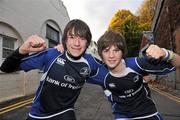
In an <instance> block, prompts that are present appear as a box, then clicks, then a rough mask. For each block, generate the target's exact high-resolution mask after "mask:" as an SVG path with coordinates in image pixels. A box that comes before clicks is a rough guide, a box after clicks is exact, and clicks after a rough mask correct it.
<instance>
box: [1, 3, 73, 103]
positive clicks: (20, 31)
mask: <svg viewBox="0 0 180 120" xmlns="http://www.w3.org/2000/svg"><path fill="white" fill-rule="evenodd" d="M69 20H70V18H69V16H68V13H67V10H66V7H65V6H64V5H63V2H62V1H61V0H0V64H1V63H2V61H3V60H4V59H3V58H2V35H5V36H10V37H13V38H16V39H17V41H16V44H15V48H17V47H18V46H19V45H21V44H22V43H23V41H25V40H26V39H27V37H28V36H30V35H33V34H37V35H40V36H41V37H42V38H44V39H45V40H46V41H47V39H46V24H47V23H48V24H49V25H51V26H52V27H53V28H54V29H56V30H58V31H59V32H60V34H61V35H62V31H63V29H64V28H65V26H66V24H67V23H68V22H69ZM61 35H60V36H61ZM60 38H61V37H60ZM40 77H41V73H40V72H39V71H37V70H34V71H30V72H28V73H24V72H16V73H11V74H6V73H3V72H1V71H0V102H3V101H6V100H11V99H14V98H18V97H22V96H26V95H29V94H33V93H34V92H35V91H36V89H37V87H38V85H39V79H40Z"/></svg>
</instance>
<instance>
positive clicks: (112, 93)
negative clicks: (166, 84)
mask: <svg viewBox="0 0 180 120" xmlns="http://www.w3.org/2000/svg"><path fill="white" fill-rule="evenodd" d="M123 63H124V65H125V66H126V68H125V70H124V71H123V72H122V73H121V74H119V75H115V74H113V73H111V72H109V71H108V69H107V66H106V65H102V66H101V67H100V68H99V70H98V74H97V75H96V76H94V77H93V82H92V81H89V82H90V83H94V84H99V85H101V86H102V87H103V89H104V92H105V95H106V96H107V98H108V100H109V101H110V102H111V104H112V109H113V114H114V116H115V118H116V119H117V118H131V119H144V118H149V117H150V116H154V115H157V114H158V112H157V110H156V107H155V104H154V102H153V100H152V99H151V98H150V97H149V95H148V90H147V89H146V86H144V83H143V76H144V75H147V74H158V75H163V74H167V73H169V72H171V71H174V70H175V68H174V67H173V66H172V65H171V64H169V63H167V62H166V61H162V62H161V63H159V64H152V63H150V62H149V61H148V60H147V59H146V58H135V57H134V58H133V57H132V58H126V59H125V60H123Z"/></svg>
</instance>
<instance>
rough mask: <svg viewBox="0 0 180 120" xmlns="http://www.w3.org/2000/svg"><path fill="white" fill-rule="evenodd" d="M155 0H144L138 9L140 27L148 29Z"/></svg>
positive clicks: (153, 11) (152, 15)
mask: <svg viewBox="0 0 180 120" xmlns="http://www.w3.org/2000/svg"><path fill="white" fill-rule="evenodd" d="M156 4H157V0H144V2H143V4H142V5H141V6H140V8H139V9H138V16H139V24H140V26H141V27H142V29H146V30H149V29H150V27H151V24H152V20H153V17H154V13H155V8H156Z"/></svg>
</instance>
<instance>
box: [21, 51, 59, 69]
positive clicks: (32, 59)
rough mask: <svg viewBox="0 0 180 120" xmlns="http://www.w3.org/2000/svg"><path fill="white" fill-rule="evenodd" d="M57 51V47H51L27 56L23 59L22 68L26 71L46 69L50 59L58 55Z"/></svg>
mask: <svg viewBox="0 0 180 120" xmlns="http://www.w3.org/2000/svg"><path fill="white" fill-rule="evenodd" d="M57 53H58V51H57V50H56V49H54V48H50V49H46V50H44V51H42V52H39V53H35V54H32V55H30V56H28V57H25V58H23V59H22V62H21V64H20V69H21V70H24V71H26V72H27V71H29V70H33V69H39V70H44V69H45V68H46V67H47V66H48V63H49V61H50V60H52V58H54V57H56V56H57Z"/></svg>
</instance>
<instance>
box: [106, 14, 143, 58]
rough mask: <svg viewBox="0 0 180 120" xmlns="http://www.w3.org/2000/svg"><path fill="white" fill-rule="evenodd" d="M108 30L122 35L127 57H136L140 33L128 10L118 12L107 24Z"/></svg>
mask: <svg viewBox="0 0 180 120" xmlns="http://www.w3.org/2000/svg"><path fill="white" fill-rule="evenodd" d="M109 30H113V31H117V32H120V33H122V34H123V35H124V37H125V39H126V43H127V49H128V56H137V55H138V51H139V45H140V37H141V33H142V31H141V28H140V26H139V24H138V18H137V17H136V16H134V15H133V14H132V13H131V12H130V11H129V10H118V12H117V13H116V14H115V15H114V17H113V18H112V20H111V22H110V24H109Z"/></svg>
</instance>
